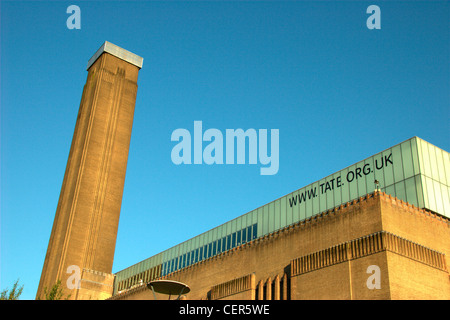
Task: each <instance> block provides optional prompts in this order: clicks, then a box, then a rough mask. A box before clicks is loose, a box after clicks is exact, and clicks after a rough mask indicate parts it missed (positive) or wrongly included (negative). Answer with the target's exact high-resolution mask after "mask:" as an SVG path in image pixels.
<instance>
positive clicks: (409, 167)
mask: <svg viewBox="0 0 450 320" xmlns="http://www.w3.org/2000/svg"><path fill="white" fill-rule="evenodd" d="M400 147H401V150H402V160H403V172H404V174H405V178H410V177H412V176H414V167H413V159H412V151H411V140H408V141H405V142H404V143H402V144H401V145H400Z"/></svg>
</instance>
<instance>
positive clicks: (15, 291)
mask: <svg viewBox="0 0 450 320" xmlns="http://www.w3.org/2000/svg"><path fill="white" fill-rule="evenodd" d="M22 291H23V286H21V287H20V288H19V279H17V280H16V282H15V283H14V285H13V287H12V289H11V290H9V291H8V288H6V289H5V290H3V291H2V292H1V294H0V300H19V296H20V295H21V294H22Z"/></svg>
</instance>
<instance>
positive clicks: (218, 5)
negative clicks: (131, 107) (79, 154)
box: [0, 1, 450, 299]
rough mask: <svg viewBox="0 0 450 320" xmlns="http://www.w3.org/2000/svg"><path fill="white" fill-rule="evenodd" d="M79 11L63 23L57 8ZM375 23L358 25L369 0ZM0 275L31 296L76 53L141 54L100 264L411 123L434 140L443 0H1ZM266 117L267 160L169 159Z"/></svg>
mask: <svg viewBox="0 0 450 320" xmlns="http://www.w3.org/2000/svg"><path fill="white" fill-rule="evenodd" d="M71 4H76V5H78V6H79V7H80V9H81V29H80V30H76V29H73V30H69V29H68V28H67V27H66V20H67V18H68V17H69V14H67V13H66V9H67V7H68V6H69V5H71ZM371 4H376V5H378V6H379V7H380V9H381V29H380V30H369V29H368V28H367V26H366V20H367V18H368V17H369V16H370V14H367V13H366V9H367V7H368V6H369V5H371ZM0 10H1V52H0V55H1V65H0V66H1V248H0V249H1V252H0V254H1V256H0V259H1V270H0V272H1V274H0V276H1V277H0V289H5V288H7V287H9V288H11V287H12V285H13V283H14V282H15V280H17V279H20V284H23V285H24V292H23V294H22V296H21V299H34V298H35V294H36V291H37V287H38V284H39V278H40V275H41V271H42V266H43V263H44V258H45V254H46V250H47V245H48V240H49V237H50V232H51V228H52V224H53V219H54V215H55V211H56V205H57V202H58V198H59V193H60V188H61V184H62V180H63V176H64V171H65V167H66V162H67V158H68V154H69V148H70V144H71V140H72V135H73V130H74V127H75V121H76V118H77V113H78V107H79V104H80V100H81V94H82V90H83V85H84V84H85V81H86V77H87V71H86V65H87V62H88V60H89V58H91V56H92V55H93V54H94V53H95V52H96V51H97V49H98V48H99V47H100V46H101V45H102V44H103V42H104V41H110V42H112V43H114V44H116V45H118V46H120V47H123V48H125V49H127V50H129V51H131V52H133V53H136V54H138V55H140V56H142V57H143V58H144V65H143V68H142V69H141V71H140V73H139V79H138V85H139V88H138V93H137V101H136V110H135V120H134V125H133V133H132V137H131V146H130V153H129V160H128V169H127V176H126V182H125V189H124V195H123V202H122V210H121V216H120V223H119V231H118V237H117V244H116V252H115V259H114V266H113V272H117V271H120V270H122V269H125V268H126V267H128V266H131V265H133V264H135V263H137V262H139V261H141V260H144V259H146V258H148V257H150V256H152V255H154V254H157V253H159V252H161V251H163V250H165V249H168V248H170V247H172V246H174V245H176V244H178V243H181V242H183V241H185V240H188V239H190V238H192V237H194V236H196V235H198V234H200V233H202V232H205V231H207V230H209V229H212V228H214V227H216V226H218V225H220V224H222V223H225V222H227V221H229V220H231V219H233V218H235V217H238V216H240V215H242V214H244V213H247V212H249V211H251V210H253V209H255V208H257V207H260V206H262V205H264V204H266V203H268V202H270V201H272V200H275V199H277V198H279V197H281V196H284V195H286V194H288V193H290V192H292V191H294V190H297V189H299V188H301V187H303V186H305V185H307V184H310V183H312V182H315V181H317V180H319V179H321V178H323V177H325V176H327V175H329V174H332V173H334V172H336V171H338V170H340V169H342V168H345V167H347V166H349V165H352V164H354V163H356V162H358V161H360V160H363V159H365V158H367V157H369V156H371V155H373V154H375V153H377V152H380V151H382V150H384V149H387V148H389V147H391V146H393V145H395V144H398V143H400V142H402V141H404V140H407V139H409V138H411V137H413V136H418V137H420V138H422V139H424V140H427V141H428V142H430V143H432V144H434V145H436V146H438V147H440V148H442V149H444V150H446V151H450V134H449V133H450V132H449V123H450V2H448V1H428V2H417V1H414V2H407V1H406V2H405V1H334V2H332V1H316V2H312V1H283V2H277V1H248V2H244V1H224V2H218V1H184V2H175V1H170V2H169V1H167V2H165V1H121V2H118V1H117V2H116V1H97V2H88V1H73V2H64V1H49V2H44V1H12V2H8V1H1V7H0ZM195 120H201V121H203V129H204V130H206V129H208V128H216V129H219V130H221V131H222V132H223V133H225V130H226V129H237V128H242V129H244V130H246V129H249V128H253V129H268V130H270V129H279V133H280V146H279V147H280V154H279V161H280V166H279V171H278V173H277V174H276V175H272V176H262V175H260V173H259V170H260V167H261V165H260V164H257V165H249V164H245V165H211V166H209V165H206V164H203V165H184V166H183V165H182V166H176V165H174V164H173V163H172V161H171V150H172V148H173V147H174V145H175V144H176V143H175V142H172V141H171V140H170V137H171V133H172V132H173V131H174V130H175V129H177V128H186V129H188V130H189V131H191V133H193V124H194V121H195Z"/></svg>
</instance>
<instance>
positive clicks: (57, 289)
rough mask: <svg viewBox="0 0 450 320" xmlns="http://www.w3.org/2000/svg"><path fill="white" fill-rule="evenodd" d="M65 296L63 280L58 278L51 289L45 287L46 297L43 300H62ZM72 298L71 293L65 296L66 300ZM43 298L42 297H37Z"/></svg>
mask: <svg viewBox="0 0 450 320" xmlns="http://www.w3.org/2000/svg"><path fill="white" fill-rule="evenodd" d="M62 298H63V288H62V287H61V280H58V281H57V282H56V283H55V284H54V285H53V287H52V288H51V289H50V291H48V290H47V287H45V288H44V299H42V300H61V299H62ZM69 298H70V294H69V295H68V296H67V297H65V298H64V300H68V299H69ZM37 299H38V300H41V297H38V298H37Z"/></svg>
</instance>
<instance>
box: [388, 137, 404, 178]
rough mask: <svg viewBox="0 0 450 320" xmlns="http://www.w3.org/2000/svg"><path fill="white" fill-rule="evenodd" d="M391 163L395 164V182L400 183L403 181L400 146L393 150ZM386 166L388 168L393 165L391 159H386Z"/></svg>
mask: <svg viewBox="0 0 450 320" xmlns="http://www.w3.org/2000/svg"><path fill="white" fill-rule="evenodd" d="M391 161H392V162H393V164H394V166H393V171H394V181H395V182H399V181H401V180H403V164H402V151H401V148H400V146H399V145H398V146H395V147H393V148H392V157H391ZM384 165H385V166H386V167H388V166H390V165H391V163H390V162H389V158H387V159H384Z"/></svg>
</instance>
